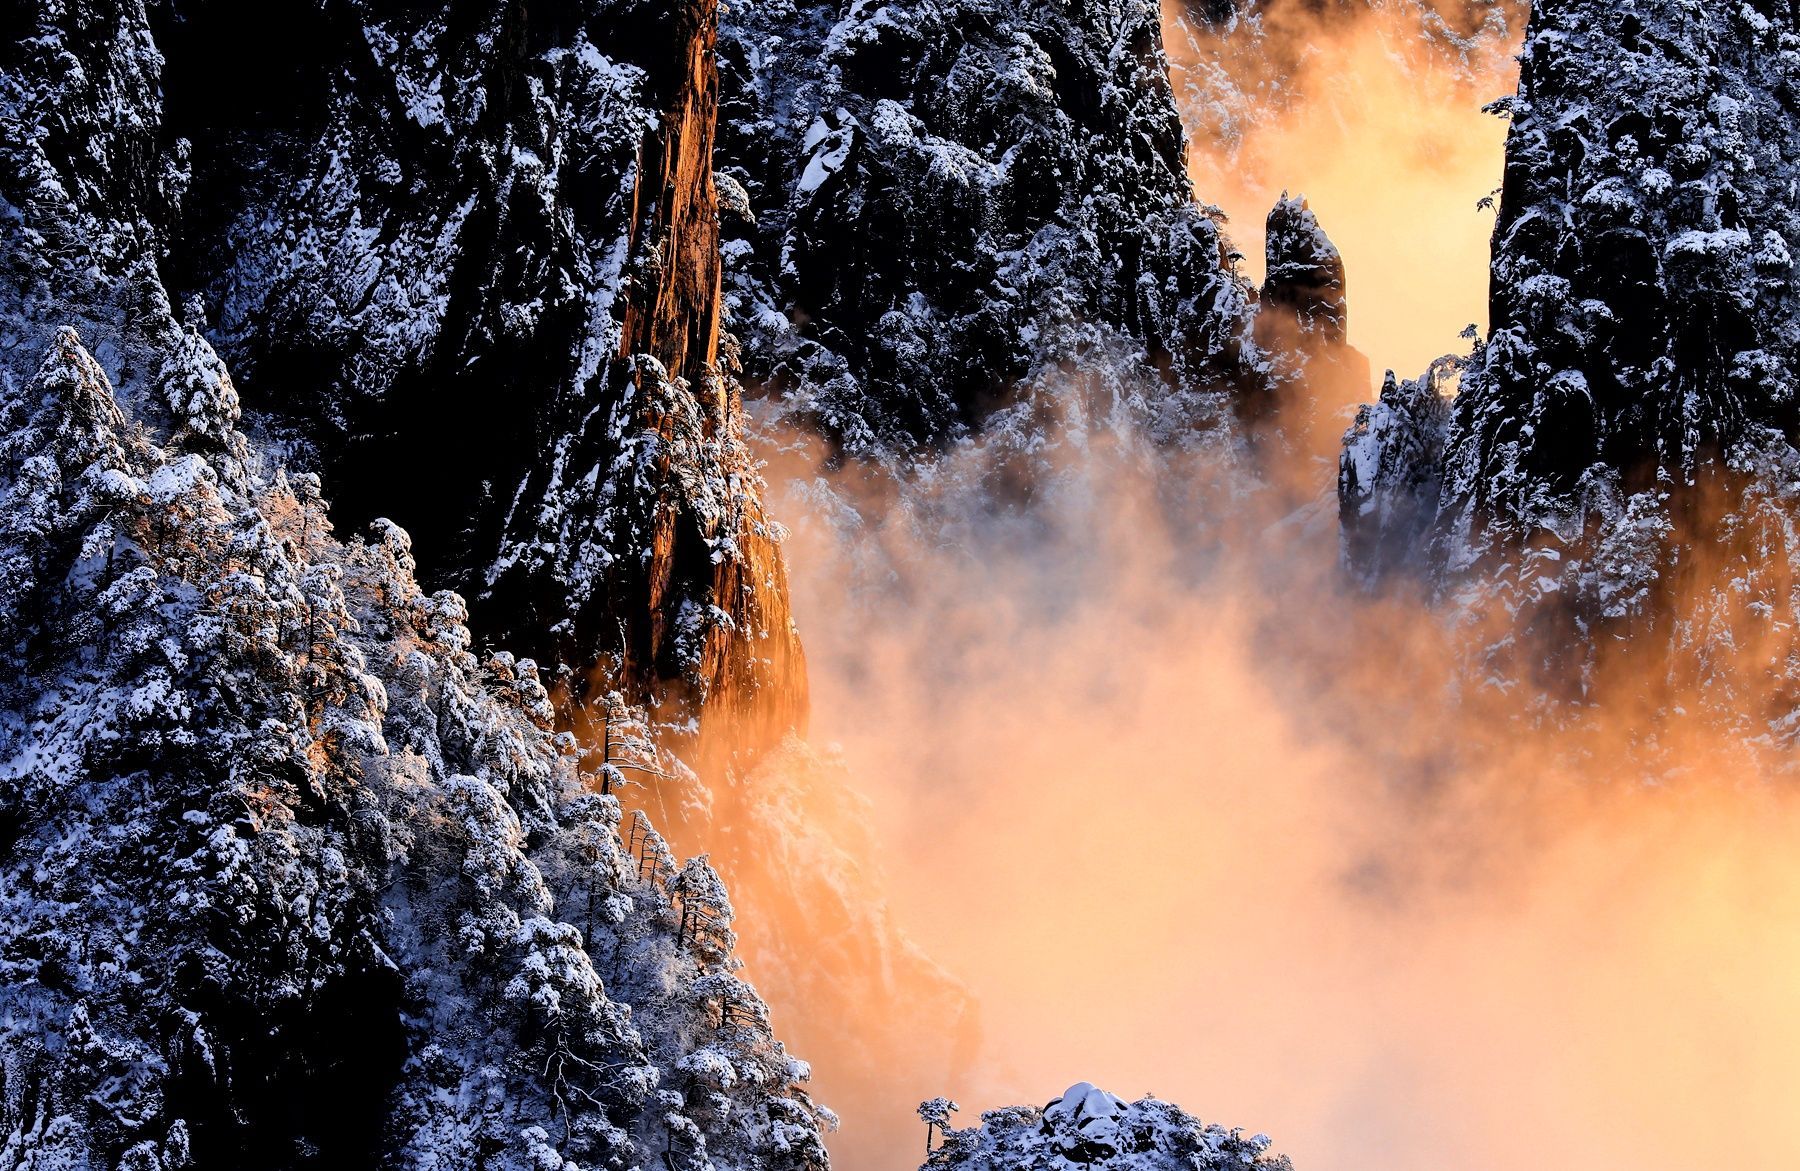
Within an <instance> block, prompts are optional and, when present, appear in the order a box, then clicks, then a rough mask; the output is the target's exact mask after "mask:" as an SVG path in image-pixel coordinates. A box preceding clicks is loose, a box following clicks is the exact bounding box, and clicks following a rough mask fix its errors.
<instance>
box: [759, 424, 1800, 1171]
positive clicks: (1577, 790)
mask: <svg viewBox="0 0 1800 1171" xmlns="http://www.w3.org/2000/svg"><path fill="white" fill-rule="evenodd" d="M1094 452H1095V448H1094V446H1093V445H1092V444H1091V443H1090V445H1089V446H1088V448H1087V453H1086V454H1085V455H1084V456H1083V457H1082V461H1081V464H1080V465H1079V466H1075V467H1071V468H1069V469H1067V470H1066V472H1065V473H1064V474H1065V477H1066V478H1065V479H1064V480H1063V482H1062V483H1061V486H1060V488H1059V490H1058V492H1059V495H1058V498H1057V499H1056V500H1055V501H1053V502H1050V503H1044V504H1040V506H1039V508H1038V509H1037V510H1036V511H1035V512H1034V514H1033V517H1032V519H1031V522H1030V523H1029V524H1027V523H1024V522H1023V521H1022V520H1021V519H1020V518H1011V519H1008V518H1005V517H1001V518H999V519H996V520H994V521H993V523H992V528H991V529H989V530H984V528H983V527H982V522H981V521H974V522H973V527H969V526H966V525H964V524H962V523H961V522H955V523H952V524H951V525H949V526H947V527H946V529H945V530H940V532H941V531H948V530H951V529H954V530H956V531H958V532H959V533H961V535H962V537H963V538H964V540H963V542H962V543H961V544H960V547H958V546H955V545H950V546H946V545H941V544H938V543H936V541H935V540H933V541H921V542H918V543H914V542H913V541H912V539H911V538H910V537H908V536H906V535H903V532H897V531H894V530H896V529H899V530H904V528H905V525H904V524H903V523H902V521H901V518H898V517H896V516H893V515H892V514H890V515H889V521H890V529H889V531H887V532H884V533H883V534H881V536H880V537H879V538H878V539H879V540H880V542H881V543H882V545H883V547H884V550H885V554H886V555H887V556H888V557H890V558H891V559H892V560H891V561H890V562H887V564H888V565H890V566H891V568H892V569H893V570H894V574H893V576H891V577H889V578H887V579H886V581H885V583H884V584H881V585H879V586H875V587H872V588H875V589H876V590H877V591H878V592H879V594H880V595H881V596H880V598H879V600H877V599H876V598H872V597H868V596H863V597H858V596H856V594H855V593H854V591H853V590H852V589H851V588H850V587H849V586H848V585H847V583H850V582H853V581H859V580H860V581H864V582H867V581H869V580H870V579H869V577H868V576H867V575H865V574H861V573H859V571H858V570H856V569H855V568H853V566H852V562H853V561H854V560H855V559H856V558H859V557H862V556H864V555H865V554H866V551H867V549H866V545H861V544H860V543H859V542H857V541H851V542H850V543H848V544H846V543H845V542H844V541H843V539H842V537H841V535H840V534H836V533H834V532H832V531H830V530H828V529H825V528H823V527H815V526H809V525H803V526H802V528H801V530H800V533H799V536H798V538H797V542H798V543H797V547H796V549H795V559H794V560H795V564H796V565H798V566H801V567H804V568H803V572H802V573H801V575H800V577H799V595H798V597H797V599H796V601H797V605H798V607H799V609H798V613H799V614H800V617H801V619H802V621H804V622H805V623H806V630H807V631H808V633H809V635H810V639H811V641H810V644H809V645H810V646H811V648H812V661H813V671H814V674H813V682H814V688H815V695H816V697H817V708H816V711H815V721H814V722H815V739H817V740H820V741H826V740H836V741H838V742H839V743H840V744H841V745H842V748H843V752H844V755H845V757H846V759H847V761H848V762H849V765H850V769H851V776H852V778H853V781H854V783H855V784H856V785H857V786H858V787H859V788H860V789H861V790H862V791H863V792H864V793H865V794H866V795H867V797H868V798H869V800H870V802H871V810H870V820H871V824H873V825H874V826H876V827H877V833H876V835H875V837H876V842H877V846H876V849H877V858H876V859H873V860H872V861H879V863H880V864H881V866H882V867H883V868H884V869H885V871H886V874H887V875H888V881H889V895H890V898H891V900H892V904H893V910H894V913H895V915H896V916H897V918H898V919H899V921H900V922H901V923H903V924H904V925H905V926H906V927H907V928H908V929H909V930H910V931H911V933H912V934H913V935H914V936H915V937H916V938H917V940H918V941H919V943H920V944H922V946H923V947H924V948H925V950H926V951H927V952H928V953H929V954H931V955H932V956H933V957H934V958H935V959H936V960H938V961H939V962H941V963H942V964H944V965H945V966H946V967H948V968H949V969H950V970H952V971H953V972H955V973H956V974H957V975H958V976H960V977H961V978H962V979H964V980H965V981H966V982H967V983H968V985H969V986H970V987H971V988H973V989H974V990H975V992H976V994H977V996H978V997H979V999H980V1002H981V1023H982V1032H983V1038H984V1042H985V1043H984V1046H983V1048H982V1050H981V1053H980V1054H979V1057H978V1059H977V1061H976V1062H975V1063H974V1064H973V1065H972V1066H969V1067H966V1068H961V1069H952V1068H951V1067H950V1066H949V1065H948V1064H945V1065H944V1066H942V1067H940V1068H941V1070H942V1072H941V1074H940V1080H932V1079H931V1078H930V1076H929V1075H930V1072H931V1071H930V1070H929V1069H920V1068H919V1067H917V1066H916V1065H909V1064H907V1063H905V1062H902V1061H896V1062H895V1063H894V1064H893V1065H892V1066H890V1067H889V1068H888V1070H887V1072H886V1078H887V1081H886V1085H885V1089H886V1090H887V1093H888V1096H889V1097H888V1100H887V1103H886V1105H885V1107H871V1106H869V1105H868V1103H870V1102H872V1101H876V1100H878V1097H879V1096H871V1095H868V1094H866V1093H864V1092H863V1089H862V1087H858V1086H848V1085H841V1084H840V1086H839V1087H838V1088H839V1089H840V1090H841V1091H846V1092H848V1094H849V1098H848V1100H849V1101H855V1102H857V1103H858V1104H859V1107H860V1108H859V1109H846V1110H845V1112H844V1113H845V1125H844V1130H843V1133H842V1134H841V1135H839V1136H837V1139H836V1141H835V1142H834V1144H833V1145H834V1149H835V1150H836V1152H837V1153H838V1155H839V1157H840V1159H841V1161H842V1162H843V1164H844V1165H845V1166H846V1167H850V1168H856V1169H858V1171H862V1169H864V1168H868V1169H871V1171H898V1169H900V1168H903V1167H912V1166H916V1165H917V1161H918V1151H917V1149H916V1146H915V1143H916V1141H917V1140H918V1139H919V1137H920V1135H919V1134H915V1133H914V1132H915V1131H922V1128H921V1127H919V1126H918V1125H917V1124H916V1122H911V1120H910V1107H911V1106H912V1105H913V1104H914V1103H915V1102H916V1101H918V1100H920V1099H921V1098H923V1097H926V1096H929V1095H932V1094H935V1093H944V1094H948V1095H950V1096H952V1097H955V1098H957V1099H958V1100H959V1101H960V1102H961V1103H962V1104H963V1106H964V1109H965V1115H964V1117H965V1118H970V1117H972V1115H973V1114H974V1112H975V1111H977V1110H979V1109H985V1108H992V1107H995V1106H999V1105H1002V1104H1010V1103H1014V1102H1042V1101H1044V1100H1046V1099H1047V1098H1048V1097H1050V1096H1051V1095H1052V1094H1054V1093H1056V1092H1057V1091H1059V1090H1060V1089H1061V1088H1062V1087H1063V1086H1065V1085H1068V1084H1071V1083H1073V1082H1075V1081H1078V1080H1091V1081H1095V1082H1097V1083H1100V1084H1103V1085H1106V1086H1109V1087H1110V1088H1112V1089H1113V1090H1114V1091H1115V1092H1118V1093H1121V1094H1128V1095H1131V1096H1136V1095H1138V1094H1142V1093H1145V1092H1148V1091H1154V1092H1155V1093H1156V1094H1158V1095H1159V1096H1162V1097H1165V1098H1168V1099H1171V1100H1174V1101H1177V1102H1180V1103H1182V1104H1184V1105H1185V1106H1186V1107H1188V1108H1189V1109H1190V1110H1193V1111H1195V1112H1196V1113H1199V1114H1201V1115H1202V1116H1203V1117H1205V1118H1207V1119H1208V1120H1213V1121H1219V1122H1223V1123H1226V1124H1228V1125H1243V1126H1246V1127H1249V1128H1252V1129H1256V1130H1264V1131H1267V1132H1269V1133H1271V1134H1272V1135H1274V1136H1275V1137H1276V1140H1277V1145H1278V1147H1279V1148H1280V1149H1281V1150H1283V1151H1285V1152H1286V1153H1288V1154H1290V1155H1291V1156H1293V1157H1294V1159H1295V1162H1296V1165H1297V1166H1298V1167H1300V1168H1301V1169H1302V1171H1364V1169H1366V1168H1369V1167H1376V1166H1379V1167H1383V1168H1391V1169H1393V1171H1442V1169H1444V1168H1447V1167H1454V1168H1457V1169H1458V1171H1521V1169H1524V1168H1536V1167H1544V1166H1558V1167H1583V1168H1591V1169H1594V1171H1686V1169H1688V1168H1692V1167H1696V1166H1705V1165H1711V1163H1712V1162H1714V1161H1717V1160H1719V1159H1721V1157H1723V1158H1724V1160H1725V1161H1726V1162H1727V1163H1728V1164H1729V1165H1730V1166H1733V1167H1744V1168H1752V1167H1753V1168H1768V1169H1770V1171H1774V1169H1776V1168H1787V1167H1792V1166H1796V1165H1800V1115H1796V1114H1795V1112H1794V1111H1793V1110H1792V1108H1791V1102H1790V1101H1789V1100H1788V1092H1789V1090H1790V1089H1791V1087H1792V1086H1794V1085H1796V1084H1800V1001H1796V999H1795V997H1794V996H1793V995H1792V988H1791V984H1792V971H1793V965H1794V964H1795V962H1796V961H1800V848H1797V847H1800V806H1796V804H1795V803H1794V801H1793V800H1792V799H1791V798H1790V797H1789V796H1787V795H1786V793H1785V792H1784V791H1782V790H1781V789H1779V788H1776V787H1774V786H1772V785H1769V784H1768V781H1767V778H1766V777H1762V776H1759V775H1758V774H1757V773H1756V772H1754V771H1753V768H1752V766H1751V765H1749V764H1748V763H1747V762H1746V760H1745V759H1744V756H1743V754H1742V753H1740V752H1737V751H1734V750H1733V748H1732V746H1731V744H1730V743H1729V742H1728V741H1726V740H1723V739H1721V740H1718V741H1713V740H1710V739H1707V738H1704V737H1701V738H1697V739H1692V740H1689V741H1688V742H1686V743H1685V744H1683V745H1681V746H1679V747H1677V748H1676V749H1675V750H1674V753H1673V755H1671V756H1664V757H1662V758H1661V759H1660V760H1659V761H1658V763H1657V769H1658V775H1659V776H1660V777H1661V778H1662V779H1661V780H1660V781H1659V783H1657V784H1654V785H1650V784H1646V781H1645V778H1646V775H1647V773H1648V771H1649V770H1648V769H1647V767H1646V765H1645V764H1644V761H1643V756H1642V753H1641V752H1640V751H1639V748H1640V746H1641V744H1642V743H1643V742H1644V741H1645V740H1646V739H1647V738H1650V737H1653V736H1654V735H1655V734H1656V733H1657V732H1658V731H1659V730H1660V727H1659V724H1658V718H1659V717H1658V715H1657V714H1656V713H1654V712H1651V711H1646V710H1640V709H1639V708H1637V706H1636V705H1635V704H1634V703H1633V702H1632V701H1631V692H1632V688H1631V686H1630V681H1629V680H1626V681H1623V684H1622V685H1621V686H1620V687H1618V688H1617V689H1616V691H1615V693H1614V696H1615V697H1614V698H1611V699H1605V700H1602V701H1601V703H1600V706H1599V707H1598V708H1597V709H1596V711H1595V713H1594V714H1593V719H1592V721H1591V722H1589V723H1585V724H1584V725H1583V726H1582V727H1581V728H1580V729H1579V730H1570V731H1567V732H1549V731H1544V730H1541V729H1540V730H1536V731H1534V730H1532V724H1531V722H1530V721H1529V719H1528V718H1527V714H1526V712H1525V710H1524V705H1517V704H1514V703H1513V702H1512V701H1511V700H1510V699H1508V698H1506V697H1504V696H1485V695H1484V694H1483V693H1482V692H1480V691H1479V689H1476V688H1472V687H1471V688H1468V689H1467V690H1466V692H1465V693H1464V694H1463V695H1462V696H1461V698H1460V699H1458V698H1456V697H1455V696H1454V695H1453V692H1454V691H1455V689H1454V688H1453V687H1452V682H1453V680H1455V679H1456V678H1457V677H1458V675H1457V672H1458V671H1459V669H1460V665H1459V659H1458V656H1457V654H1456V653H1455V651H1454V649H1453V646H1454V644H1453V642H1452V641H1451V640H1450V639H1449V638H1448V637H1447V636H1446V635H1445V633H1444V632H1443V631H1441V630H1440V629H1439V627H1438V625H1437V624H1436V623H1435V622H1434V621H1432V620H1431V619H1430V618H1429V617H1427V616H1425V615H1423V614H1422V613H1421V612H1420V611H1419V610H1418V608H1417V607H1415V606H1413V605H1409V604H1407V603H1406V602H1405V601H1404V600H1393V601H1385V602H1384V601H1371V600H1366V599H1358V598H1355V597H1352V596H1350V595H1348V594H1346V593H1345V592H1343V591H1342V590H1341V589H1340V587H1339V586H1338V584H1337V577H1336V575H1335V572H1334V569H1333V565H1332V559H1333V553H1334V548H1333V546H1334V541H1333V537H1332V533H1331V527H1330V523H1329V521H1330V516H1329V513H1323V511H1322V514H1321V515H1317V516H1314V517H1311V518H1309V517H1307V516H1304V515H1303V516H1300V517H1293V518H1287V519H1286V520H1285V521H1280V518H1272V517H1268V516H1256V515H1255V507H1254V505H1248V506H1247V505H1246V502H1244V501H1241V500H1240V501H1237V502H1236V507H1237V515H1238V517H1239V518H1240V522H1241V523H1242V525H1243V527H1242V528H1241V529H1236V528H1234V530H1233V531H1230V532H1218V533H1216V534H1215V535H1217V536H1218V537H1220V539H1221V540H1222V542H1223V546H1224V548H1225V549H1228V550H1229V552H1222V551H1221V549H1220V547H1218V546H1215V545H1213V544H1212V542H1211V541H1210V540H1208V541H1203V542H1201V543H1200V546H1201V547H1196V543H1195V542H1194V540H1193V539H1192V534H1191V533H1190V532H1186V531H1183V530H1182V529H1181V528H1180V527H1179V526H1170V525H1169V524H1168V523H1167V515H1168V513H1167V511H1166V509H1165V504H1166V493H1167V488H1168V483H1167V477H1166V476H1160V477H1158V478H1157V480H1156V482H1155V485H1154V487H1153V486H1152V482H1151V480H1150V478H1149V477H1148V475H1147V474H1145V473H1144V471H1143V470H1142V469H1138V470H1132V469H1131V468H1129V467H1120V466H1117V465H1113V464H1111V463H1109V462H1108V457H1107V456H1105V455H1096V454H1094ZM970 458H971V459H978V458H979V457H978V456H975V455H971V456H970ZM1128 462H1129V461H1127V463H1128ZM791 514H792V512H791V511H790V515H791ZM1212 515H1214V516H1218V515H1220V513H1219V511H1214V513H1213V514H1212ZM1027 530H1028V531H1029V534H1030V535H1029V537H1026V536H1024V535H1023V534H1024V533H1025V532H1026V531H1027ZM1672 778H1675V779H1672ZM781 929H783V930H791V931H800V932H804V931H805V930H806V926H805V925H804V924H792V923H786V924H782V925H781ZM781 1007H782V1008H784V1009H786V1010H787V1011H785V1012H784V1013H783V1021H784V1022H785V1023H787V1024H789V1025H790V1026H791V1025H793V1024H797V1023H798V1022H799V1020H800V1018H801V1016H802V1013H803V1006H801V1005H798V1004H795V1005H782V1006H781ZM951 1023H952V1022H948V1021H944V1020H933V1019H923V1020H919V1021H916V1022H911V1024H912V1027H914V1028H916V1029H918V1030H921V1031H926V1032H929V1031H930V1030H932V1029H934V1028H946V1027H949V1025H950V1024H951ZM892 1026H893V1022H892V1021H891V1020H883V1019H871V1020H869V1021H866V1022H864V1021H858V1020H854V1019H852V1020H845V1021H834V1022H832V1026H831V1027H832V1035H831V1036H823V1037H822V1036H819V1035H818V1033H817V1031H816V1030H809V1033H810V1034H811V1035H809V1036H806V1037H805V1038H804V1039H805V1041H806V1042H807V1043H808V1044H809V1045H810V1047H809V1048H807V1049H806V1050H805V1052H806V1055H807V1056H809V1057H810V1058H812V1059H813V1060H814V1061H815V1063H816V1065H817V1068H818V1071H819V1090H820V1093H821V1094H822V1096H823V1097H824V1098H825V1100H827V1101H833V1100H834V1099H833V1090H834V1077H835V1076H836V1075H837V1071H838V1070H839V1069H841V1068H843V1067H844V1065H845V1061H846V1058H847V1057H848V1056H850V1055H854V1056H855V1058H856V1060H857V1061H858V1062H860V1063H862V1064H863V1065H864V1067H865V1068H867V1067H868V1066H869V1064H870V1058H869V1050H870V1041H869V1037H870V1036H873V1035H875V1034H876V1032H877V1031H878V1030H880V1029H884V1028H885V1029H891V1028H892ZM865 1027H866V1028H867V1030H868V1031H867V1032H865V1031H864V1029H865ZM800 1039H801V1038H799V1037H797V1038H796V1040H797V1041H799V1040H800ZM873 1064H874V1065H875V1066H876V1067H879V1064H880V1063H879V1060H878V1059H877V1060H876V1061H875V1062H874V1063H873ZM838 1100H839V1101H845V1100H846V1099H845V1097H844V1094H843V1093H840V1095H839V1098H838ZM872 1109H885V1110H886V1114H885V1116H883V1115H880V1114H871V1113H870V1111H871V1110H872ZM909 1123H910V1125H909ZM896 1135H900V1136H903V1139H902V1141H896V1139H895V1136H896ZM906 1139H910V1140H913V1141H904V1140H906Z"/></svg>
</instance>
